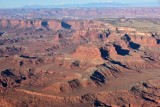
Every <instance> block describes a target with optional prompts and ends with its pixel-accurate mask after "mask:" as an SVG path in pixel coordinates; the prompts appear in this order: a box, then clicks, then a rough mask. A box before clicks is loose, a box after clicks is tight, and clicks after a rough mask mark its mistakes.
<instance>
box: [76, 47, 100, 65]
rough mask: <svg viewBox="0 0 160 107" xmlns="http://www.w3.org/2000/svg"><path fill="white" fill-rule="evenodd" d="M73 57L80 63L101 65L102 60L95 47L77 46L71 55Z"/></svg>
mask: <svg viewBox="0 0 160 107" xmlns="http://www.w3.org/2000/svg"><path fill="white" fill-rule="evenodd" d="M73 57H74V58H75V59H77V60H79V61H81V62H82V63H84V64H85V63H89V64H96V65H97V64H102V63H103V59H102V58H101V53H100V50H99V48H97V47H96V46H79V47H78V48H77V49H76V51H75V52H74V53H73Z"/></svg>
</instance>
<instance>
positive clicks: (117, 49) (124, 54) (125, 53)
mask: <svg viewBox="0 0 160 107" xmlns="http://www.w3.org/2000/svg"><path fill="white" fill-rule="evenodd" d="M114 47H115V49H116V52H117V54H119V55H122V56H126V55H129V50H126V49H122V48H121V47H120V46H118V45H114Z"/></svg>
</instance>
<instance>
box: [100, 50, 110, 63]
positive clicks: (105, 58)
mask: <svg viewBox="0 0 160 107" xmlns="http://www.w3.org/2000/svg"><path fill="white" fill-rule="evenodd" d="M100 52H101V57H102V58H103V59H104V60H107V57H108V56H109V54H108V51H107V50H105V49H103V48H100Z"/></svg>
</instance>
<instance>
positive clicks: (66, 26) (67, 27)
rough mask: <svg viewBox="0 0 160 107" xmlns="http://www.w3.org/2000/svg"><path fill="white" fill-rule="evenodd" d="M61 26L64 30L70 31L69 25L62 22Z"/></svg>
mask: <svg viewBox="0 0 160 107" xmlns="http://www.w3.org/2000/svg"><path fill="white" fill-rule="evenodd" d="M61 26H62V27H63V28H65V29H71V25H69V24H68V23H66V22H64V21H62V22H61Z"/></svg>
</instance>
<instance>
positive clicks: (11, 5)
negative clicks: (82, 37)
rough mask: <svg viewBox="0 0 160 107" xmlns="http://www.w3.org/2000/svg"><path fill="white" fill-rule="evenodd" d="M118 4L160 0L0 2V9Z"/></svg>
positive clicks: (36, 0) (34, 0)
mask: <svg viewBox="0 0 160 107" xmlns="http://www.w3.org/2000/svg"><path fill="white" fill-rule="evenodd" d="M107 1H109V2H120V3H132V2H139V3H143V2H154V3H155V2H157V3H159V1H160V0H0V8H16V7H23V6H26V5H55V4H84V3H90V2H107Z"/></svg>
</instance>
